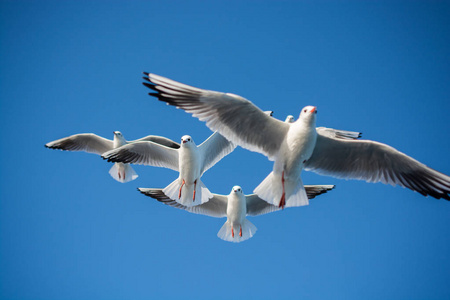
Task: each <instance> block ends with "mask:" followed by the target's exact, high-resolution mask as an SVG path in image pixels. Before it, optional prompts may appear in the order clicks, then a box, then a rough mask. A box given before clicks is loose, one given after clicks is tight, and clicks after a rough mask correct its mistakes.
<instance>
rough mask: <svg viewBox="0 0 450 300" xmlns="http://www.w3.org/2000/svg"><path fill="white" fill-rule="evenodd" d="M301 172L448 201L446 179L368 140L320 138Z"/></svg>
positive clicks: (448, 180) (449, 180)
mask: <svg viewBox="0 0 450 300" xmlns="http://www.w3.org/2000/svg"><path fill="white" fill-rule="evenodd" d="M318 133H319V134H318V135H317V142H316V146H315V148H314V152H313V154H312V156H311V158H310V159H309V160H308V161H307V162H306V163H305V169H306V170H309V171H314V172H316V173H319V174H322V175H330V176H334V177H338V178H345V179H360V180H366V181H368V182H382V183H386V184H391V185H400V186H403V187H407V188H409V189H411V190H413V191H416V192H419V193H420V194H422V195H424V196H428V195H429V196H432V197H434V198H437V199H440V198H444V199H447V200H450V196H449V193H450V177H449V176H447V175H445V174H442V173H440V172H438V171H436V170H433V169H431V168H429V167H427V166H426V165H424V164H422V163H420V162H418V161H417V160H415V159H413V158H411V157H409V156H407V155H406V154H403V153H401V152H400V151H398V150H396V149H394V148H392V147H390V146H388V145H386V144H382V143H378V142H374V141H368V140H351V139H350V140H346V139H334V138H330V137H328V136H325V135H322V134H320V132H318Z"/></svg>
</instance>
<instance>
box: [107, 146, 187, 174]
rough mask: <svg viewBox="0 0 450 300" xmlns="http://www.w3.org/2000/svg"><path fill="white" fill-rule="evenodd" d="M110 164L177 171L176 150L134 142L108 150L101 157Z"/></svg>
mask: <svg viewBox="0 0 450 300" xmlns="http://www.w3.org/2000/svg"><path fill="white" fill-rule="evenodd" d="M102 157H103V159H107V160H108V161H112V162H121V163H131V164H138V165H147V166H154V167H163V168H168V169H172V170H174V171H179V169H178V149H173V148H169V147H166V146H163V145H160V144H157V143H154V142H136V143H131V144H127V145H124V146H121V147H119V148H116V149H114V150H110V151H108V152H106V153H103V155H102Z"/></svg>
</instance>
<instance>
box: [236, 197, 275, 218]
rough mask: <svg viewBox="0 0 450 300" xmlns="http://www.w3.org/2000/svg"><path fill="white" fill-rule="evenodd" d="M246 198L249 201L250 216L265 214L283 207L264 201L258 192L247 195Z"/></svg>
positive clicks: (248, 211)
mask: <svg viewBox="0 0 450 300" xmlns="http://www.w3.org/2000/svg"><path fill="white" fill-rule="evenodd" d="M245 199H246V201H247V215H249V216H259V215H264V214H268V213H271V212H274V211H277V210H280V209H281V208H280V207H278V206H275V205H273V204H270V203H268V202H266V201H264V200H263V199H261V198H259V197H258V195H256V194H251V195H246V196H245Z"/></svg>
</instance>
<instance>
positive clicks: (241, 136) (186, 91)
mask: <svg viewBox="0 0 450 300" xmlns="http://www.w3.org/2000/svg"><path fill="white" fill-rule="evenodd" d="M144 74H146V75H147V77H144V79H145V80H147V81H149V82H144V85H145V86H146V87H148V88H150V89H152V90H154V91H156V93H149V95H151V96H154V97H156V98H158V99H159V100H160V101H163V102H166V103H167V104H170V105H173V106H176V107H177V108H181V109H183V110H185V111H186V112H188V113H191V114H193V116H194V117H196V118H198V119H199V120H200V121H205V122H206V126H208V127H209V128H210V129H211V130H213V131H218V132H219V133H220V134H222V135H223V136H224V137H226V138H227V139H228V140H229V141H232V142H233V143H235V144H237V145H239V146H241V147H243V148H246V149H248V150H251V151H255V152H259V153H262V154H264V155H266V156H268V157H269V159H272V160H273V159H274V155H275V154H276V153H277V152H278V149H279V147H280V145H281V143H282V141H283V140H284V138H285V136H286V134H287V132H288V130H289V125H288V124H285V123H283V122H281V121H279V120H277V119H275V118H272V117H270V116H269V115H267V114H266V113H264V112H263V111H262V110H260V109H259V108H258V107H256V106H255V105H254V104H253V103H251V102H250V101H248V100H247V99H245V98H243V97H240V96H237V95H233V94H228V93H220V92H214V91H207V90H202V89H199V88H195V87H191V86H188V85H185V84H182V83H179V82H176V81H173V80H171V79H168V78H164V77H161V76H158V75H155V74H148V73H144Z"/></svg>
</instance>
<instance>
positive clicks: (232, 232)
mask: <svg viewBox="0 0 450 300" xmlns="http://www.w3.org/2000/svg"><path fill="white" fill-rule="evenodd" d="M231 237H234V230H233V226H231Z"/></svg>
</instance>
